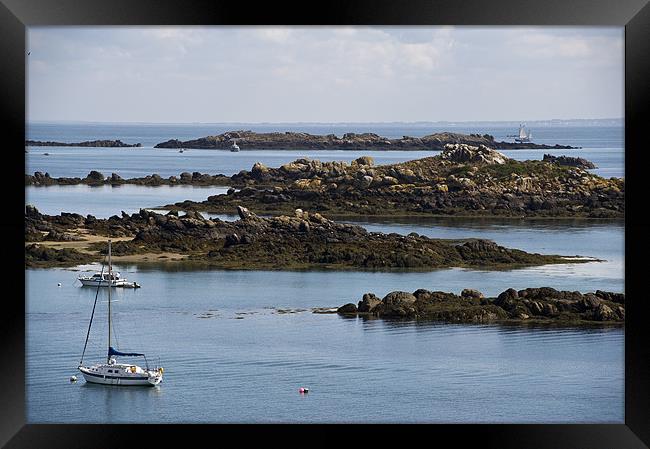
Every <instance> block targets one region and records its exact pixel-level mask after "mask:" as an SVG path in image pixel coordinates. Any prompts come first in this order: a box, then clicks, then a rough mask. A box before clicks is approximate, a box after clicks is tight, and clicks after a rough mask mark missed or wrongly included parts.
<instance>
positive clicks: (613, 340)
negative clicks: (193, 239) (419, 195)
mask: <svg viewBox="0 0 650 449" xmlns="http://www.w3.org/2000/svg"><path fill="white" fill-rule="evenodd" d="M162 128H164V132H165V133H167V134H164V133H163V132H162V131H161V126H158V125H156V126H141V125H138V126H126V127H125V126H124V125H120V126H119V127H117V128H112V127H111V126H106V127H99V126H95V128H92V127H90V128H88V127H87V126H86V127H82V128H77V127H75V126H68V127H64V128H63V129H61V128H60V127H59V125H57V127H55V128H47V127H46V126H43V127H41V128H34V127H30V138H34V139H39V140H48V139H51V140H65V141H75V140H87V139H90V138H120V139H122V140H123V141H126V142H132V141H140V142H142V143H143V144H147V142H153V143H157V142H158V141H162V140H166V139H168V138H172V137H178V138H182V139H188V138H192V137H198V136H202V135H207V134H214V133H218V132H223V131H225V130H227V129H230V128H221V129H216V130H214V131H209V130H208V127H201V126H198V125H197V126H191V125H188V126H178V127H173V126H172V127H162ZM249 128H252V127H249ZM209 129H214V128H212V127H210V128H209ZM455 129H456V130H458V129H457V128H455ZM37 130H40V131H38V132H42V134H40V135H39V134H38V133H37V134H36V135H32V133H34V132H37ZM102 130H103V131H102ZM258 130H268V129H259V128H258ZM298 130H301V129H298ZM302 130H305V131H308V132H319V133H322V132H336V133H339V134H340V132H339V131H341V129H340V128H335V129H332V130H323V129H318V130H314V129H311V128H306V129H302ZM391 130H392V131H391ZM548 130H550V128H549V129H548ZM117 131H120V132H117ZM127 131H128V132H130V133H131V134H128V132H127ZM348 131H359V132H362V131H374V132H377V133H379V134H384V135H388V136H391V137H395V136H397V137H399V136H400V135H402V134H401V133H402V132H403V133H404V134H409V135H423V134H428V133H429V132H432V130H429V129H426V130H421V131H422V132H420V133H417V132H416V130H413V129H409V130H399V129H396V128H394V127H393V128H390V129H388V128H387V129H386V130H381V129H379V130H377V129H370V130H364V129H358V128H355V129H354V130H351V129H345V130H344V131H342V132H348ZM389 131H391V132H392V134H391V133H390V132H389ZM407 131H408V132H407ZM535 131H536V130H533V132H534V133H535ZM619 131H620V130H619ZM57 132H58V133H62V134H56V133H57ZM101 132H105V133H106V134H101ZM183 132H185V134H183ZM467 132H482V133H483V132H491V133H493V134H495V136H496V137H497V138H500V137H499V135H498V134H497V133H496V132H493V131H490V130H483V131H479V130H467ZM553 132H555V133H556V134H551V135H549V139H550V140H551V142H550V143H556V142H557V143H569V144H573V145H582V146H586V144H585V142H587V141H591V143H590V145H591V147H590V148H591V149H590V150H589V151H591V152H592V153H591V154H592V155H601V156H602V158H603V160H609V161H610V162H609V164H610V165H608V166H607V167H608V168H607V167H606V169H608V170H611V173H619V172H620V173H619V174H612V175H611V176H618V175H622V173H623V171H622V168H623V150H622V148H623V145H622V135H621V134H620V133H619V134H617V132H618V131H616V132H615V131H613V130H609V131H607V130H603V129H598V128H588V129H587V128H585V129H566V128H558V129H557V130H555V131H553ZM509 133H511V130H503V134H504V135H505V134H509ZM147 136H148V137H147ZM535 136H536V140H538V141H540V142H541V139H542V137H543V136H544V134H543V131H542V128H540V130H539V131H538V132H537V133H535ZM145 138H147V139H149V140H146V139H145ZM538 138H539V139H538ZM560 138H566V139H568V138H574V139H578V141H580V142H578V141H574V142H568V141H564V140H561V139H560ZM581 139H582V140H581ZM614 142H615V143H614ZM150 144H151V143H150ZM574 151H576V152H578V151H583V150H574ZM42 152H50V153H51V154H52V155H53V156H42V155H41V157H40V158H39V157H38V153H42ZM288 153H289V152H287V153H284V152H282V155H277V154H276V153H273V152H263V151H262V152H245V151H242V152H241V153H229V152H220V151H200V150H190V151H189V152H186V153H183V154H179V153H176V152H173V151H169V150H153V149H151V148H149V149H147V148H143V149H136V150H133V149H82V148H80V149H74V148H61V149H52V148H47V149H45V148H37V149H31V150H30V154H29V155H26V156H28V158H27V159H26V161H27V163H28V172H33V171H35V170H41V171H49V172H50V174H51V175H52V176H84V175H85V174H87V173H88V171H90V170H91V169H97V168H100V169H101V170H102V171H104V172H105V173H106V174H110V173H111V172H117V173H119V174H120V175H122V176H142V175H146V174H150V173H152V172H157V173H159V174H161V175H162V176H169V175H172V174H175V175H177V174H178V173H180V172H182V171H195V170H196V171H201V172H212V173H225V174H228V173H235V172H237V171H239V170H241V169H244V168H250V166H252V164H253V163H254V162H256V161H257V160H262V161H263V162H264V163H267V164H268V165H272V166H277V165H280V164H281V163H284V162H287V161H290V160H293V159H295V158H296V157H299V156H304V154H300V155H299V153H298V152H296V154H288ZM330 153H332V154H330ZM338 153H343V152H315V153H314V154H312V155H311V156H312V157H315V158H319V159H326V158H327V157H331V159H338V160H342V159H346V160H350V159H353V158H355V157H357V155H356V154H350V153H347V152H345V157H343V154H338ZM510 153H512V154H509V155H511V156H513V157H514V156H516V155H522V157H523V158H533V157H532V156H534V155H535V154H536V152H532V153H528V150H522V151H520V152H515V151H513V152H510ZM562 153H564V154H569V150H564V151H563V152H562ZM360 154H361V153H360ZM542 154H543V151H542V152H539V157H538V158H541V155H542ZM579 154H580V155H581V156H583V157H587V158H588V159H592V160H594V161H596V162H597V163H598V161H597V160H596V159H595V158H593V157H589V156H586V155H585V154H586V153H579ZM373 156H374V157H375V159H376V160H377V162H378V163H382V161H383V162H394V161H396V160H406V159H412V158H414V157H419V156H418V155H417V154H416V153H414V152H405V153H403V154H391V153H384V152H382V153H378V152H376V153H374V154H373ZM264 158H268V159H264ZM382 158H385V159H382ZM390 158H395V159H394V160H393V159H390ZM400 158H402V159H400ZM269 161H270V162H269ZM38 164H41V165H38ZM122 169H123V170H122ZM57 170H59V171H60V172H57ZM129 170H130V171H129ZM617 170H618V172H617ZM77 171H78V173H77ZM607 176H610V175H607ZM223 190H225V189H224V188H220V187H217V188H214V187H210V188H192V187H187V186H184V187H178V186H177V187H156V188H153V187H141V186H122V187H119V188H111V187H100V188H91V187H88V186H72V187H46V188H28V189H26V196H27V202H30V203H32V204H35V205H36V206H37V207H38V208H39V209H41V210H42V211H44V212H46V213H59V212H61V211H70V212H79V213H83V214H87V213H92V214H93V215H96V216H98V217H108V216H110V215H114V214H119V212H120V211H121V210H125V211H127V212H129V213H130V212H135V211H137V210H138V209H140V208H141V207H154V206H156V205H162V204H167V203H170V202H175V201H180V200H183V199H195V200H202V199H205V198H207V196H209V195H212V194H214V193H219V192H221V191H223ZM227 218H229V219H232V218H233V217H232V216H231V217H227ZM360 220H361V219H357V220H356V222H359V221H360ZM361 224H362V225H363V226H365V227H366V228H367V229H369V230H371V231H382V232H398V233H401V234H408V233H409V232H418V233H420V234H423V235H428V236H431V237H440V238H466V237H482V238H489V239H493V240H494V241H496V242H497V243H499V244H501V245H505V246H510V247H516V248H521V249H524V250H527V251H534V252H542V253H557V254H564V255H582V256H591V257H596V258H599V259H605V261H604V262H589V263H585V264H566V265H550V266H542V267H533V268H526V269H519V270H507V271H481V270H466V269H446V270H438V271H434V272H429V273H409V272H402V273H398V272H393V273H381V272H328V271H305V272H291V271H289V272H269V271H261V272H260V271H227V270H211V271H208V270H188V269H178V268H173V267H167V268H165V267H156V266H148V267H147V266H139V267H138V266H134V265H125V266H118V267H117V269H118V270H120V271H121V272H122V274H123V276H125V277H127V278H129V279H130V280H136V281H138V283H140V284H142V285H143V288H141V289H138V290H120V289H116V291H115V295H114V299H115V300H116V301H115V302H114V303H113V305H114V308H113V311H114V328H115V329H114V331H115V334H116V336H117V341H116V343H117V345H118V346H119V347H120V348H121V349H122V350H127V351H143V352H145V353H146V354H147V355H148V356H149V358H150V360H151V361H152V363H155V361H157V357H158V356H160V358H161V363H162V364H163V366H164V367H165V381H164V382H163V384H162V385H160V386H159V387H156V388H149V389H147V388H144V389H143V388H131V389H129V388H120V387H101V386H99V387H98V386H93V385H89V384H86V383H85V382H84V381H83V379H82V378H81V377H80V380H79V382H77V383H76V384H71V383H69V382H68V378H69V376H71V375H72V374H77V373H76V372H75V368H76V366H77V364H78V361H79V356H80V354H81V350H82V349H83V341H84V338H85V333H86V329H87V323H88V319H89V317H90V312H91V309H92V301H93V299H94V290H93V289H92V288H90V289H89V288H81V287H79V286H78V282H76V283H75V280H76V277H77V276H78V275H79V274H80V271H74V270H70V269H45V270H31V269H30V270H26V330H27V332H26V338H27V354H26V360H27V367H28V369H27V376H26V386H27V420H28V421H29V422H31V423H40V422H59V423H76V422H97V423H99V422H116V423H117V422H151V423H165V422H188V423H189V422H258V423H259V422H435V423H443V422H472V423H479V422H487V423H492V422H494V423H496V422H522V423H523V422H546V423H556V422H572V423H576V422H594V423H595V422H598V423H602V422H616V423H622V422H623V421H624V396H623V392H624V352H623V350H624V332H623V330H622V329H620V328H619V329H539V328H536V329H525V328H520V327H502V326H470V325H441V324H434V323H416V322H414V321H406V322H395V321H384V320H364V319H356V318H352V319H350V318H342V317H339V316H337V315H321V314H313V313H311V310H310V309H311V308H312V307H336V306H339V305H341V304H343V303H346V302H357V301H358V300H359V299H360V298H361V296H362V295H363V293H366V292H374V293H376V294H377V295H379V296H383V295H385V294H386V293H388V292H389V291H393V290H406V291H414V290H416V289H417V288H427V289H430V290H444V291H453V292H459V291H460V290H462V289H463V288H477V289H479V290H481V291H483V292H484V293H485V294H487V295H495V294H497V293H499V292H501V291H503V290H505V289H506V288H509V287H513V288H517V289H519V288H526V287H534V286H551V287H555V288H558V289H565V290H580V291H583V292H586V291H594V290H596V289H602V290H610V291H624V272H623V268H624V252H623V243H624V230H623V223H622V222H621V221H592V220H590V221H580V220H494V219H472V220H467V219H465V220H459V219H440V218H438V219H426V220H420V219H418V220H403V219H396V220H363V222H362V223H361ZM96 268H98V267H97V266H84V267H79V268H77V270H94V269H96ZM57 283H61V284H62V286H61V287H57ZM270 286H272V287H271V288H269V287H270ZM102 294H103V295H105V292H103V293H102ZM101 301H102V302H100V303H99V308H98V311H97V315H96V319H95V321H94V325H93V331H92V333H91V341H90V344H89V350H88V352H87V355H86V361H88V362H96V361H100V360H101V359H102V358H103V357H104V354H105V347H106V297H105V296H103V297H102V298H101ZM279 309H292V310H293V311H294V312H295V313H280V310H279ZM40 366H47V367H48V369H47V370H39V369H38V367H40ZM301 386H306V387H309V388H310V390H311V391H310V393H309V394H308V395H306V396H301V395H300V394H299V393H298V391H297V390H298V388H299V387H301ZM133 410H146V413H138V414H137V418H135V417H134V416H135V415H134V413H133ZM197 410H200V412H197Z"/></svg>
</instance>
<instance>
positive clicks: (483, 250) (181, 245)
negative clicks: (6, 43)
mask: <svg viewBox="0 0 650 449" xmlns="http://www.w3.org/2000/svg"><path fill="white" fill-rule="evenodd" d="M237 212H238V214H239V217H240V220H237V221H234V222H226V221H221V220H219V219H212V220H211V219H205V218H203V217H202V216H201V214H197V213H195V212H189V213H188V214H187V215H185V216H177V215H174V214H173V213H170V214H167V215H161V214H157V213H155V212H151V211H147V210H140V212H138V213H135V214H131V215H129V214H127V213H124V212H123V213H122V215H121V216H117V215H114V216H112V217H110V218H108V219H98V218H95V217H93V216H90V215H88V216H86V217H84V216H82V215H79V214H69V213H62V214H61V215H56V216H48V215H44V214H41V213H40V212H38V211H37V210H36V209H35V208H33V207H28V208H26V211H25V239H26V241H32V242H33V241H46V240H48V239H51V238H52V236H59V235H71V236H74V235H80V233H82V234H83V236H87V235H101V236H106V237H108V236H111V237H132V238H131V239H126V240H122V241H119V242H116V243H115V244H114V245H113V253H114V255H116V256H119V255H137V254H141V253H163V252H165V253H174V254H182V255H186V256H187V257H188V260H191V261H194V262H196V263H203V264H206V265H210V266H215V267H221V268H238V269H304V268H329V269H369V270H393V269H404V268H410V269H417V270H433V269H437V268H441V267H484V268H488V269H489V268H506V267H507V268H515V267H522V266H530V265H541V264H547V263H572V262H571V261H569V260H567V259H566V258H563V257H561V256H555V255H541V254H531V253H527V252H524V251H520V250H517V249H510V248H504V247H502V246H499V245H497V244H495V243H494V242H491V241H487V240H469V241H462V240H461V241H458V240H440V239H430V238H428V237H423V236H416V235H408V236H403V235H399V234H383V233H377V232H368V231H366V230H365V229H364V228H362V227H360V226H355V225H351V224H342V223H337V222H334V221H332V220H329V219H327V218H325V217H323V216H322V215H321V214H319V213H317V212H309V211H303V210H300V209H297V210H295V211H294V213H293V214H292V215H291V216H287V215H283V216H279V217H271V218H265V217H259V216H257V215H255V214H254V213H253V212H251V211H250V210H248V209H246V208H245V207H239V208H238V209H237ZM82 231H83V232H82ZM47 236H50V237H47ZM88 247H89V249H92V250H94V251H95V253H96V254H98V253H97V251H104V250H105V244H104V243H101V244H89V246H88ZM578 263H579V262H578ZM408 299H409V298H407V297H400V298H399V300H400V301H403V300H408ZM369 302H370V303H372V301H369Z"/></svg>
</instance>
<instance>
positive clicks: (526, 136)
mask: <svg viewBox="0 0 650 449" xmlns="http://www.w3.org/2000/svg"><path fill="white" fill-rule="evenodd" d="M531 137H532V134H531V132H530V131H528V132H527V131H526V125H525V124H521V125H519V136H517V137H515V142H519V143H525V142H530V139H531Z"/></svg>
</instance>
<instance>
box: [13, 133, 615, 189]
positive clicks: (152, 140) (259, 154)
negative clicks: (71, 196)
mask: <svg viewBox="0 0 650 449" xmlns="http://www.w3.org/2000/svg"><path fill="white" fill-rule="evenodd" d="M241 127H243V128H246V129H251V130H254V131H260V132H266V131H286V130H293V131H301V132H310V133H318V134H327V133H334V134H337V135H342V134H343V133H346V132H351V131H355V132H366V131H369V132H376V133H377V134H380V135H384V136H387V137H391V138H395V137H401V136H403V135H411V136H423V135H426V134H431V133H433V132H439V131H451V132H466V133H480V134H485V133H489V134H492V135H494V136H495V138H496V139H497V140H507V141H509V140H511V138H508V137H506V136H507V135H508V134H512V132H513V130H512V129H510V128H504V127H500V128H469V127H468V128H458V127H448V128H423V127H402V128H400V127H381V126H375V127H367V128H364V127H355V128H354V129H350V128H348V127H344V126H336V125H332V126H314V125H312V126H296V125H293V126H287V125H282V126H280V125H276V126H271V125H268V126H263V125H247V126H238V127H237V126H236V127H235V128H241ZM232 129H233V127H232V126H224V125H124V124H122V125H92V124H87V125H70V124H65V125H62V124H56V125H53V124H32V125H30V126H28V128H27V133H28V138H29V139H33V140H55V141H62V142H79V141H84V140H91V139H96V138H97V139H121V140H122V141H124V142H127V143H134V142H140V143H142V144H143V147H142V148H71V147H29V148H28V151H29V153H28V154H26V155H25V156H26V157H25V161H26V171H27V173H33V172H35V171H42V172H48V173H50V175H51V176H54V177H61V176H66V177H74V176H77V177H83V176H86V175H87V174H88V172H90V171H91V170H98V171H100V172H102V173H104V174H105V175H106V176H110V174H111V173H112V172H116V173H118V174H119V175H120V176H122V177H136V176H145V175H150V174H152V173H158V174H159V175H161V176H164V177H168V176H171V175H178V174H180V173H181V172H183V171H188V172H194V171H199V172H202V173H211V174H219V173H220V174H224V175H228V176H230V175H233V174H235V173H238V172H239V171H240V170H243V169H246V170H249V169H250V168H251V167H252V166H253V164H254V163H255V162H262V163H263V164H265V165H267V166H270V167H279V166H280V165H282V164H285V163H287V162H291V161H293V160H296V159H298V158H302V157H310V158H314V159H320V160H323V161H332V160H345V161H348V162H349V161H352V160H354V159H356V158H357V157H359V156H363V155H367V154H371V155H372V156H373V157H374V158H375V162H376V163H377V164H391V163H396V162H402V161H406V160H411V159H417V158H421V157H426V156H431V155H432V154H436V152H429V151H374V152H373V151H277V150H251V151H241V152H239V153H231V152H230V151H225V150H224V151H218V150H188V151H185V152H184V153H179V152H178V150H174V149H153V146H154V145H155V144H157V143H159V142H163V141H166V140H168V139H171V138H179V139H181V140H187V139H193V138H197V137H202V136H206V135H214V134H220V133H223V132H226V131H229V130H232ZM535 131H536V133H535V137H534V140H535V141H536V142H538V143H547V144H556V143H560V144H566V145H572V146H581V147H583V148H582V149H580V150H509V151H504V153H505V154H506V155H507V156H509V157H512V158H514V159H518V160H525V159H542V157H543V155H544V153H550V154H554V155H563V154H566V155H571V156H579V157H584V158H587V159H589V160H591V161H593V162H594V163H595V164H596V165H597V166H598V167H599V168H598V169H596V170H594V173H596V174H598V175H600V176H605V177H612V176H616V177H621V176H623V175H624V150H623V148H624V145H623V141H624V140H623V138H624V134H623V128H618V127H540V128H539V129H538V130H535ZM244 150H245V149H244ZM44 153H49V155H48V156H46V155H44Z"/></svg>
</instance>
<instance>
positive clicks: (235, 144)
mask: <svg viewBox="0 0 650 449" xmlns="http://www.w3.org/2000/svg"><path fill="white" fill-rule="evenodd" d="M230 151H232V152H233V153H236V152H238V151H239V145H237V141H234V142H233V143H232V146H231V147H230Z"/></svg>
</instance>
